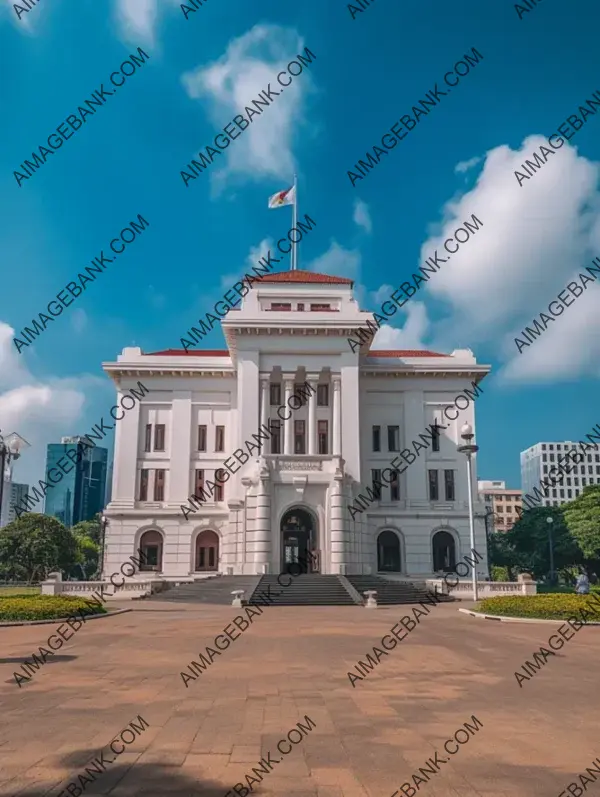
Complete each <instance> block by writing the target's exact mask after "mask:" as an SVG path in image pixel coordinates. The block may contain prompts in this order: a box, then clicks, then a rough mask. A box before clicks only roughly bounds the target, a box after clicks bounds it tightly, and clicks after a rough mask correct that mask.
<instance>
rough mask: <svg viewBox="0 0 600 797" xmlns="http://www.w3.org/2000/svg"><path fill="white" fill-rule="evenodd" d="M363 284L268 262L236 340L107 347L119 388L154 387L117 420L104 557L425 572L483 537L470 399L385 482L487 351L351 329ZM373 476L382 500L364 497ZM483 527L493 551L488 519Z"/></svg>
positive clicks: (356, 324) (190, 567)
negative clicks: (468, 468) (473, 521)
mask: <svg viewBox="0 0 600 797" xmlns="http://www.w3.org/2000/svg"><path fill="white" fill-rule="evenodd" d="M352 287H353V286H352V281H351V280H349V279H346V278H343V277H333V276H329V275H325V274H316V273H313V272H304V271H291V272H284V273H279V274H270V275H265V276H264V277H262V279H261V280H260V283H258V284H256V285H254V286H253V288H252V290H251V291H250V292H249V293H248V294H247V295H246V296H245V297H244V299H243V300H242V304H241V306H240V307H235V308H232V309H231V310H230V311H229V312H228V314H227V315H226V317H225V319H224V320H223V321H222V329H223V333H224V336H225V340H226V343H227V349H226V350H218V351H214V350H213V351H198V350H193V349H190V350H188V351H182V350H181V351H180V350H166V351H160V352H155V353H151V354H144V353H142V351H141V350H140V349H138V348H128V349H124V350H123V353H122V354H121V355H120V356H119V357H118V359H117V361H116V362H114V363H106V364H104V368H105V370H106V371H107V372H108V373H109V374H110V375H111V376H112V378H113V380H114V381H115V384H116V385H117V388H118V390H120V391H125V390H126V389H128V388H129V387H130V386H135V385H136V384H137V381H138V380H140V381H141V382H142V383H143V384H144V385H145V386H146V388H148V390H149V393H148V394H147V395H146V396H145V397H144V399H143V401H142V403H141V405H137V406H136V407H135V408H133V409H132V410H131V411H129V412H127V413H126V415H125V417H124V418H123V420H122V421H120V422H119V424H118V425H117V430H116V443H115V465H114V477H113V491H112V496H113V497H112V501H111V503H110V504H109V506H108V508H107V511H106V514H107V516H108V518H109V527H108V530H107V549H106V550H107V553H106V563H105V572H112V570H114V569H115V566H116V568H117V569H118V567H119V565H120V563H121V562H122V561H125V560H126V559H127V557H128V556H129V554H130V553H131V552H133V551H135V550H136V548H137V547H141V548H142V549H147V552H148V554H149V555H150V557H151V561H152V562H153V564H152V570H153V572H154V573H156V574H157V577H158V576H159V575H160V576H161V577H163V578H168V579H173V580H176V579H177V578H182V577H190V576H191V577H194V576H195V575H196V574H197V575H198V577H200V576H202V575H204V574H205V573H206V572H207V571H209V572H220V573H223V574H232V575H235V574H240V575H241V574H244V575H255V574H263V573H271V574H274V573H278V572H282V571H285V569H286V566H287V564H290V563H295V562H300V563H302V562H305V563H307V564H306V567H307V568H308V569H309V570H312V572H320V573H323V574H344V573H346V574H351V573H356V574H360V573H365V574H366V573H376V572H382V573H397V574H404V575H422V576H426V575H431V574H433V572H434V570H435V569H436V568H437V569H439V567H445V566H446V565H447V563H448V562H450V561H451V560H452V559H453V558H454V560H458V559H459V558H460V557H461V556H462V555H463V554H464V553H465V552H466V553H468V552H469V550H470V546H469V545H468V540H469V526H468V514H467V492H466V489H467V488H466V473H465V465H464V459H463V458H462V457H461V455H459V454H458V453H457V451H456V445H457V442H458V439H459V429H460V425H462V423H464V422H465V421H468V422H469V423H471V424H472V425H474V411H473V405H472V404H471V405H470V406H468V407H467V408H466V409H465V410H464V412H461V413H460V415H458V417H457V420H455V421H449V420H444V423H443V424H442V428H443V429H444V431H443V432H442V433H441V434H440V435H439V440H438V441H437V446H436V447H434V448H432V449H431V450H429V451H428V452H427V453H426V454H423V455H422V456H421V457H420V458H419V459H418V460H417V461H416V462H414V464H411V465H410V467H404V468H399V466H398V465H396V466H395V467H396V468H398V470H394V471H393V473H392V476H393V480H392V482H391V483H389V486H387V485H386V486H384V487H383V488H382V489H381V491H380V493H379V494H378V495H377V494H375V495H374V494H373V491H372V490H371V489H370V488H371V487H372V485H373V484H374V482H376V481H377V480H379V481H381V473H382V471H383V470H384V469H388V470H389V469H390V463H391V462H392V461H393V460H394V459H396V460H397V459H398V457H399V455H400V452H401V451H402V450H403V449H406V448H407V447H408V446H410V444H411V440H413V439H414V438H415V437H416V436H418V434H419V432H421V431H423V429H425V428H426V427H427V426H428V425H429V424H434V423H439V422H441V420H442V411H443V409H444V408H445V407H447V406H448V405H449V404H451V403H452V402H453V401H454V398H455V397H456V395H457V394H459V393H460V392H461V391H462V390H464V388H465V387H470V386H471V384H472V383H474V382H478V381H479V380H480V379H481V378H482V377H483V376H485V374H486V373H487V372H488V371H489V367H488V366H480V365H477V363H476V361H475V358H474V357H473V355H472V353H471V352H470V351H456V352H453V353H452V355H443V354H437V353H435V352H427V351H371V350H370V344H371V342H372V339H371V338H367V339H366V340H365V342H364V343H363V344H362V345H360V346H356V345H351V341H356V340H357V339H358V337H359V335H358V333H359V330H362V329H365V328H366V327H367V321H371V322H372V318H373V316H372V314H371V313H366V312H362V311H361V310H360V309H359V307H358V304H357V302H356V300H355V299H354V296H353V291H352ZM261 430H262V433H261ZM264 430H268V431H269V434H268V435H266V434H264ZM368 488H369V490H368ZM368 491H370V495H371V498H372V499H373V500H369V501H368V502H367V503H365V504H364V509H362V510H361V511H358V512H357V511H356V510H354V511H352V512H351V511H350V508H351V507H352V506H353V505H354V506H356V504H355V503H354V502H355V501H356V499H357V497H358V496H363V497H364V496H365V495H367V494H368ZM190 496H195V497H197V496H201V497H203V498H202V500H199V499H197V500H196V501H195V502H190ZM186 507H187V508H188V509H187V511H185V508H186ZM192 507H194V509H192ZM482 509H483V508H481V510H482ZM476 542H477V545H478V546H479V549H481V550H482V552H484V551H485V532H484V527H483V523H482V522H480V521H478V522H477V537H476ZM481 574H482V576H485V575H487V562H483V563H482V564H481ZM143 576H144V573H142V574H141V577H143Z"/></svg>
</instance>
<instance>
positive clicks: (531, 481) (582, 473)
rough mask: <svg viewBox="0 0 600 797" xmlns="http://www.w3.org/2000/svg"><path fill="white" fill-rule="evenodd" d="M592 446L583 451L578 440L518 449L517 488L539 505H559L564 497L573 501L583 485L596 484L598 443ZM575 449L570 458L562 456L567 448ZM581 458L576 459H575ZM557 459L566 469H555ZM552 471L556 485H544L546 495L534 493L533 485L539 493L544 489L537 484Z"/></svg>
mask: <svg viewBox="0 0 600 797" xmlns="http://www.w3.org/2000/svg"><path fill="white" fill-rule="evenodd" d="M592 445H593V446H594V451H593V452H590V453H583V451H582V449H581V447H580V445H579V443H571V442H568V441H567V442H562V443H536V444H535V445H533V446H531V447H530V448H528V449H527V450H525V451H521V488H522V491H523V499H524V500H525V501H526V500H527V495H528V494H529V495H531V496H534V498H533V501H534V502H535V504H537V505H539V506H560V505H561V504H564V503H566V502H567V501H573V500H574V499H575V498H577V496H578V495H580V493H581V492H582V491H583V488H584V487H587V486H589V485H590V484H600V453H599V452H598V446H597V445H595V444H592ZM575 449H576V450H577V452H578V454H577V457H576V458H575V459H576V460H577V461H576V462H574V461H573V459H568V460H567V459H566V455H567V453H568V452H571V451H573V450H575ZM580 459H581V460H582V461H581V462H579V461H578V460H580ZM561 463H565V467H566V468H567V469H568V471H569V472H568V473H565V472H563V473H560V474H559V473H558V471H557V468H558V466H559V465H560V464H561ZM550 471H552V474H551V475H552V477H553V479H554V481H555V482H556V486H555V487H552V488H550V489H547V488H546V492H547V493H548V495H547V496H546V497H544V498H542V499H541V500H539V498H538V497H537V496H535V494H534V492H533V491H534V488H535V487H537V488H538V492H539V493H543V492H544V490H543V488H542V487H540V482H541V480H542V479H545V478H546V477H547V476H548V473H549V472H550Z"/></svg>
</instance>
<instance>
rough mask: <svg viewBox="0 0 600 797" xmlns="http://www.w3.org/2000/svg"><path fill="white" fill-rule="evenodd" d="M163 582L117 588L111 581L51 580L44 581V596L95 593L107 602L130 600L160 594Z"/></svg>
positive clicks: (134, 584) (133, 583)
mask: <svg viewBox="0 0 600 797" xmlns="http://www.w3.org/2000/svg"><path fill="white" fill-rule="evenodd" d="M162 586H163V584H162V582H157V581H141V580H135V581H125V583H124V584H122V585H121V586H117V587H115V586H114V585H113V584H111V582H110V581H60V580H59V579H51V580H48V581H42V584H41V587H42V595H72V596H73V597H77V598H86V597H91V596H92V595H93V594H94V593H95V594H96V595H101V596H102V598H104V599H106V600H130V599H132V598H139V597H140V596H142V595H150V594H151V593H152V592H160V591H161V587H162Z"/></svg>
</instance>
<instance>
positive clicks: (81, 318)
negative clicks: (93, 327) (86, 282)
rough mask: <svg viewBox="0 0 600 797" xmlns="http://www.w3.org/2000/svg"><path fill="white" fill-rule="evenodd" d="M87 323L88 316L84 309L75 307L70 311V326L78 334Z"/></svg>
mask: <svg viewBox="0 0 600 797" xmlns="http://www.w3.org/2000/svg"><path fill="white" fill-rule="evenodd" d="M87 323H88V317H87V313H86V312H85V310H83V309H82V308H81V307H76V308H75V310H73V312H72V313H71V326H72V327H73V330H74V331H75V332H76V333H77V334H79V333H80V332H83V330H84V329H85V328H86V326H87Z"/></svg>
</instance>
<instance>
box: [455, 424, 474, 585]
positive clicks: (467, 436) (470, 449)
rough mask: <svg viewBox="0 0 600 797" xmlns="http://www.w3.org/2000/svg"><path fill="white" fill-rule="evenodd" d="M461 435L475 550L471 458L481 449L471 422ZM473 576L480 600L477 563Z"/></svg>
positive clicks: (470, 526)
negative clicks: (477, 444) (475, 438)
mask: <svg viewBox="0 0 600 797" xmlns="http://www.w3.org/2000/svg"><path fill="white" fill-rule="evenodd" d="M460 436H461V438H462V439H463V440H464V441H465V442H464V443H463V445H461V446H458V449H457V450H458V451H460V452H461V453H462V454H466V457H467V485H468V490H469V530H470V532H471V548H472V550H473V551H475V521H474V517H473V474H472V470H471V459H472V457H473V454H475V453H476V452H477V451H479V446H476V445H475V444H474V443H473V442H472V440H473V437H474V436H475V435H474V434H473V428H472V426H471V424H469V423H465V424H464V426H463V427H462V429H461V430H460ZM471 577H472V580H473V600H474V601H476V600H478V597H479V596H478V592H477V571H476V570H475V565H473V570H472V573H471Z"/></svg>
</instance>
